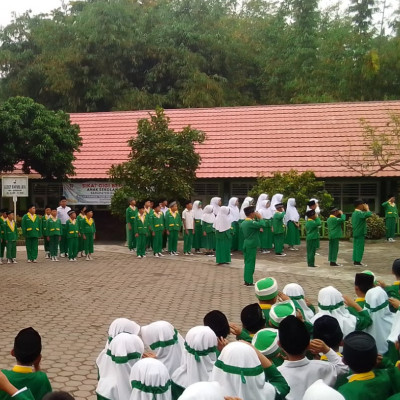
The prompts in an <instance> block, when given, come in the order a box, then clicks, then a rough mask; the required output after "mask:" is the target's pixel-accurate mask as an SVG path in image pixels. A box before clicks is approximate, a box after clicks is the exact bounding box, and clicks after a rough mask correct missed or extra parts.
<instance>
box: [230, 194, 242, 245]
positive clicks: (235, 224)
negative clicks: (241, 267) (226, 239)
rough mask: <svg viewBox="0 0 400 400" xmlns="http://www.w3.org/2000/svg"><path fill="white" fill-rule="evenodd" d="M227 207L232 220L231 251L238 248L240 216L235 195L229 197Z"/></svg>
mask: <svg viewBox="0 0 400 400" xmlns="http://www.w3.org/2000/svg"><path fill="white" fill-rule="evenodd" d="M228 207H229V216H230V217H231V222H232V246H231V250H232V251H237V250H239V218H240V210H239V199H238V198H237V197H231V198H230V199H229V203H228Z"/></svg>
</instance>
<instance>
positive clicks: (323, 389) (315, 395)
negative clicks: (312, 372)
mask: <svg viewBox="0 0 400 400" xmlns="http://www.w3.org/2000/svg"><path fill="white" fill-rule="evenodd" d="M321 399H324V400H345V398H344V397H343V396H342V395H341V394H340V393H339V392H337V391H336V390H335V389H332V388H331V387H330V386H328V385H327V384H326V383H325V382H324V381H323V380H322V379H318V380H317V381H315V382H314V383H313V384H312V385H311V386H310V387H309V388H308V389H307V390H306V392H305V393H304V396H303V400H321Z"/></svg>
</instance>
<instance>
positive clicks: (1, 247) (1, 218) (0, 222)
mask: <svg viewBox="0 0 400 400" xmlns="http://www.w3.org/2000/svg"><path fill="white" fill-rule="evenodd" d="M7 211H8V210H7V209H6V208H2V209H1V210H0V214H1V215H0V230H1V227H2V226H4V224H5V222H6V220H7ZM5 250H6V243H5V241H4V239H1V243H0V264H2V260H3V258H4V252H5Z"/></svg>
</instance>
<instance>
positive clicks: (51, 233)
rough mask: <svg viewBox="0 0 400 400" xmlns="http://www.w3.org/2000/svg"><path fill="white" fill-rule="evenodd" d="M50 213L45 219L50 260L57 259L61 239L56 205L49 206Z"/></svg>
mask: <svg viewBox="0 0 400 400" xmlns="http://www.w3.org/2000/svg"><path fill="white" fill-rule="evenodd" d="M50 208H51V215H50V218H49V219H48V220H47V221H46V233H47V240H48V241H49V250H50V260H51V261H58V244H59V243H60V240H61V230H62V227H61V221H60V220H59V219H58V218H57V215H58V212H57V207H55V206H54V207H50Z"/></svg>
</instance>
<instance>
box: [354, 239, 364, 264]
mask: <svg viewBox="0 0 400 400" xmlns="http://www.w3.org/2000/svg"><path fill="white" fill-rule="evenodd" d="M364 246H365V237H364V236H358V237H353V261H354V262H361V260H362V258H363V255H364Z"/></svg>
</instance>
